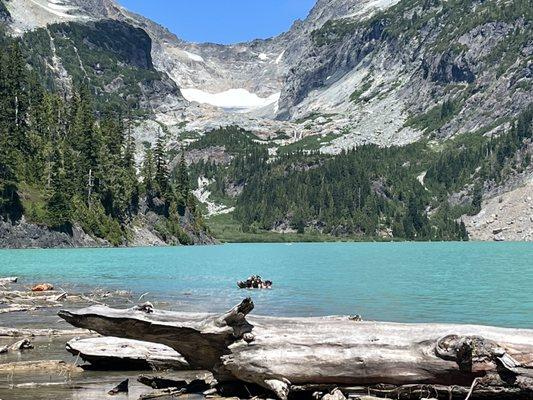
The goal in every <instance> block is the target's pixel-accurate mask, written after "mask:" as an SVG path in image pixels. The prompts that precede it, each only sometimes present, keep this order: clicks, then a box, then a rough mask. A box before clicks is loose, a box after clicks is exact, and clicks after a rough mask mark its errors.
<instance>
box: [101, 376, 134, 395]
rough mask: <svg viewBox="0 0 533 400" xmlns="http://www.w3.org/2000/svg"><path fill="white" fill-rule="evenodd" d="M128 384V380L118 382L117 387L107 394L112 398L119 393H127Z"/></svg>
mask: <svg viewBox="0 0 533 400" xmlns="http://www.w3.org/2000/svg"><path fill="white" fill-rule="evenodd" d="M129 383H130V380H129V379H126V380H125V381H122V382H120V383H119V384H118V385H117V386H115V387H114V388H113V389H111V390H110V391H109V392H108V393H107V394H108V395H110V396H114V395H116V394H119V393H128V392H129Z"/></svg>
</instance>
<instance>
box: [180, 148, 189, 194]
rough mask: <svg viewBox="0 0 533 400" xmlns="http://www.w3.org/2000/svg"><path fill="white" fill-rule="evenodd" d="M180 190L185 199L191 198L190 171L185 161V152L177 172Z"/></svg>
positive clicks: (182, 154)
mask: <svg viewBox="0 0 533 400" xmlns="http://www.w3.org/2000/svg"><path fill="white" fill-rule="evenodd" d="M177 183H178V191H179V193H180V195H181V197H183V198H184V199H188V198H189V191H190V181H189V172H188V171H187V163H186V162H185V152H184V151H182V152H181V157H180V162H179V164H178V173H177Z"/></svg>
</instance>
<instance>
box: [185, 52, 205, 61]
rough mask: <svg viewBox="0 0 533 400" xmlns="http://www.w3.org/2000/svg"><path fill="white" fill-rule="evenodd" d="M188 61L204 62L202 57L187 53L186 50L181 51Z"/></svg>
mask: <svg viewBox="0 0 533 400" xmlns="http://www.w3.org/2000/svg"><path fill="white" fill-rule="evenodd" d="M183 52H184V53H185V54H186V55H187V57H189V59H191V60H193V61H196V62H205V60H204V58H203V57H202V56H199V55H198V54H194V53H191V52H188V51H186V50H184V51H183Z"/></svg>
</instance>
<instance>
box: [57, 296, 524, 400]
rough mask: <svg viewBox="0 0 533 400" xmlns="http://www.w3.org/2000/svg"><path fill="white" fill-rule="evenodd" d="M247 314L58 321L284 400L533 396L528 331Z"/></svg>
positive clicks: (89, 315)
mask: <svg viewBox="0 0 533 400" xmlns="http://www.w3.org/2000/svg"><path fill="white" fill-rule="evenodd" d="M252 309H253V303H252V301H251V300H250V299H246V300H244V301H243V302H242V303H241V304H240V305H238V306H236V307H234V308H233V309H232V310H230V311H229V312H228V313H226V314H224V315H222V316H217V315H212V314H209V315H201V314H189V313H174V312H165V311H159V310H151V312H150V313H146V312H142V311H135V310H133V309H130V310H116V309H110V308H107V307H99V306H96V307H91V308H87V309H83V310H77V311H60V313H59V315H60V316H61V317H62V318H64V319H65V320H66V321H68V322H70V323H71V324H73V325H75V326H77V327H82V328H88V329H92V330H95V331H97V332H99V333H101V334H104V335H114V336H123V337H127V338H132V339H142V340H148V341H153V342H158V343H163V344H166V345H168V346H170V347H172V348H174V349H175V350H176V351H178V352H179V353H180V354H182V355H183V356H184V357H185V359H186V360H187V361H188V362H189V364H190V365H192V366H194V367H198V368H202V369H206V370H209V371H212V372H213V373H214V374H215V377H216V378H217V379H218V380H219V381H228V380H240V381H244V382H249V383H255V384H258V385H260V386H262V387H264V388H267V389H269V390H271V391H272V392H274V393H275V394H276V395H277V396H278V397H280V398H282V399H285V398H287V396H288V394H289V392H290V390H291V389H292V387H293V386H302V385H309V384H317V385H338V386H348V385H363V386H371V385H376V384H391V385H396V386H402V385H412V384H417V385H420V384H428V385H458V386H464V387H469V386H470V385H471V384H472V382H473V381H474V379H476V378H478V377H485V379H486V381H485V385H486V386H488V387H491V386H493V387H494V388H495V389H494V390H495V391H497V390H499V388H501V387H511V388H516V389H518V391H517V393H515V394H516V395H515V396H514V398H515V399H518V398H520V396H524V398H526V397H525V396H531V394H532V392H531V391H530V388H529V386H530V385H531V382H533V330H526V329H506V328H495V327H485V326H474V325H447V324H398V323H386V322H354V321H351V320H350V319H349V318H348V317H323V318H272V317H253V318H250V322H248V321H247V320H246V315H247V314H248V313H249V312H250V311H251V310H252ZM252 330H253V334H252Z"/></svg>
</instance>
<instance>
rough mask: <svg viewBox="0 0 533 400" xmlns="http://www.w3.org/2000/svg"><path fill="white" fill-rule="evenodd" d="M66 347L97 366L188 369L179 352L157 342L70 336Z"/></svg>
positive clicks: (133, 368)
mask: <svg viewBox="0 0 533 400" xmlns="http://www.w3.org/2000/svg"><path fill="white" fill-rule="evenodd" d="M66 349H67V351H68V352H70V353H72V354H73V355H75V356H78V355H79V356H80V357H81V359H82V360H84V361H87V362H89V363H91V364H92V365H93V366H94V367H97V368H105V369H127V370H135V369H138V370H147V369H153V370H156V371H158V370H162V369H169V368H171V369H190V367H189V364H188V363H187V361H185V359H184V358H183V357H182V356H181V355H180V354H179V353H178V352H176V351H175V350H174V349H171V348H170V347H168V346H165V345H163V344H159V343H148V342H141V341H139V340H131V339H120V338H116V337H97V338H88V339H73V340H71V341H69V342H68V343H67V345H66Z"/></svg>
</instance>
